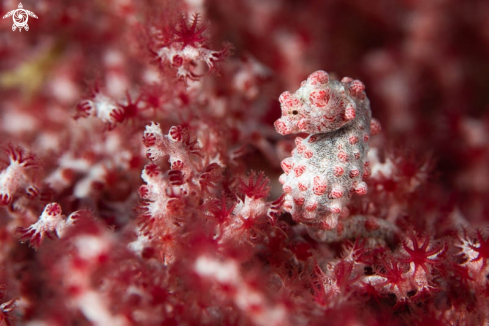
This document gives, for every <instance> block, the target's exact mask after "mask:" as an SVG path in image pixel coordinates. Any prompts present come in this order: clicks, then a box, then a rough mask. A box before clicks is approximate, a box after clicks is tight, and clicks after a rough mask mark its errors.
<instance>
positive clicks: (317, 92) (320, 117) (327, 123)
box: [274, 70, 363, 135]
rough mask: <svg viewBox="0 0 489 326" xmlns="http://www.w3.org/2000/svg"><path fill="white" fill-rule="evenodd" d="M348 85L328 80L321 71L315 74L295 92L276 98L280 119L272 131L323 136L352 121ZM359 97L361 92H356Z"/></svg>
mask: <svg viewBox="0 0 489 326" xmlns="http://www.w3.org/2000/svg"><path fill="white" fill-rule="evenodd" d="M350 83H351V81H348V82H343V81H342V82H339V81H335V80H333V81H330V80H329V76H328V74H327V73H326V72H324V71H321V70H320V71H316V72H314V73H313V74H311V75H309V77H308V78H307V80H305V81H303V82H302V84H301V87H300V88H299V89H298V90H297V91H296V92H295V93H293V94H292V93H290V92H284V93H282V95H280V97H279V101H280V105H281V108H282V117H281V118H280V119H278V120H277V121H275V124H274V125H275V129H276V130H277V132H278V133H280V134H282V135H287V134H293V133H300V132H304V133H324V132H330V131H334V130H337V129H339V128H341V127H342V126H344V125H345V124H347V123H349V122H350V121H352V120H353V119H355V112H356V103H355V100H354V99H353V98H352V97H350V96H349V94H351V93H350V92H349V88H348V85H349V84H350ZM360 92H361V93H362V94H363V90H361V91H360Z"/></svg>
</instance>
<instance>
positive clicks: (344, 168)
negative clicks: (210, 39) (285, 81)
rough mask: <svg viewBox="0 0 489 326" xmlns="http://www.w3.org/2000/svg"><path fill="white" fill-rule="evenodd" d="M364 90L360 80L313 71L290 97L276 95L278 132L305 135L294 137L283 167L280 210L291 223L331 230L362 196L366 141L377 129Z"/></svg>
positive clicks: (365, 190)
mask: <svg viewBox="0 0 489 326" xmlns="http://www.w3.org/2000/svg"><path fill="white" fill-rule="evenodd" d="M364 90H365V85H364V84H363V83H362V82H361V81H359V80H353V79H351V78H348V77H345V78H343V79H342V80H341V82H340V81H336V80H330V79H329V76H328V74H327V73H326V72H324V71H316V72H314V73H312V74H311V75H310V76H309V77H308V78H307V80H306V81H303V82H302V84H301V87H300V88H299V89H298V90H297V91H296V92H295V93H294V94H291V93H289V92H284V93H282V95H280V98H279V100H280V104H281V108H282V117H281V118H280V119H278V120H277V121H276V122H275V129H276V130H277V132H279V133H280V134H282V135H286V134H291V133H309V134H310V135H309V136H308V137H307V138H305V139H303V138H300V137H297V138H296V139H295V143H296V148H295V149H294V150H293V151H292V156H291V157H288V158H286V159H284V160H283V161H282V169H283V170H284V172H285V173H284V174H282V175H281V176H280V179H279V181H280V182H281V183H282V184H283V190H284V192H285V193H286V196H285V201H284V209H285V210H286V211H287V212H289V213H291V214H292V218H293V219H294V220H295V221H297V222H302V223H305V224H307V225H308V226H310V227H312V228H317V229H322V230H329V229H333V228H335V227H336V226H337V224H338V217H339V216H340V214H341V213H342V211H344V208H345V206H346V205H347V203H348V201H349V200H350V198H351V196H352V195H353V194H354V193H356V194H359V195H363V194H366V193H367V185H366V184H365V182H363V181H362V180H363V177H367V176H368V175H370V169H369V167H368V164H369V163H368V161H367V153H368V150H369V146H368V140H369V138H370V135H371V131H372V133H378V132H379V131H380V125H379V124H378V122H377V121H375V119H372V114H371V111H370V102H369V100H368V98H367V97H366V95H365V92H364Z"/></svg>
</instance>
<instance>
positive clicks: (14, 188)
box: [0, 146, 39, 206]
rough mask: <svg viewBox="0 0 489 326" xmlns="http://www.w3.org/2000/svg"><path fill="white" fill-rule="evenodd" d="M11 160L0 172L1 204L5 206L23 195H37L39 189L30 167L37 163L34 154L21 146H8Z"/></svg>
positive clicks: (6, 151) (6, 150)
mask: <svg viewBox="0 0 489 326" xmlns="http://www.w3.org/2000/svg"><path fill="white" fill-rule="evenodd" d="M5 153H6V154H7V155H8V158H9V162H6V164H8V166H7V168H6V169H4V170H2V171H1V172H0V206H5V205H8V204H10V203H12V201H13V200H14V199H15V198H18V197H21V196H27V197H31V198H33V197H37V196H38V195H39V191H38V189H37V187H36V186H35V184H34V183H33V180H32V176H31V175H30V173H29V169H30V168H32V167H34V166H35V165H36V163H35V159H34V156H33V155H30V154H27V153H26V152H25V151H24V149H22V148H21V147H14V146H8V147H7V148H6V149H5Z"/></svg>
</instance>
